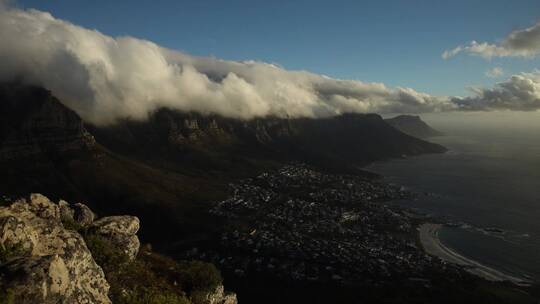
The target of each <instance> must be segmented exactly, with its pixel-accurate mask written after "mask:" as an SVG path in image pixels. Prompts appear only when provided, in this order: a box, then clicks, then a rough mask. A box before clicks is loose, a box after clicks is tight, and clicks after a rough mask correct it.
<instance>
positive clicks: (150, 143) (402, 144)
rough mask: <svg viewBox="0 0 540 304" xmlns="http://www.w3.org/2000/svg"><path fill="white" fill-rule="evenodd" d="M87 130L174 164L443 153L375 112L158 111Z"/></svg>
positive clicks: (342, 160) (119, 147)
mask: <svg viewBox="0 0 540 304" xmlns="http://www.w3.org/2000/svg"><path fill="white" fill-rule="evenodd" d="M88 128H89V129H90V130H91V132H92V134H94V136H96V139H97V141H98V142H100V143H102V144H103V145H105V146H107V147H108V148H110V149H112V150H113V151H115V152H118V153H122V154H124V153H127V154H130V155H138V156H140V157H142V158H155V157H159V158H164V157H165V158H167V157H170V160H172V161H173V162H178V161H181V162H182V161H184V160H186V159H184V160H182V159H179V154H182V155H184V156H185V157H187V159H191V160H192V161H194V160H195V159H198V158H199V157H195V158H193V156H194V154H197V153H198V154H200V155H205V156H206V157H210V158H212V155H221V156H223V157H224V159H226V158H228V157H231V156H234V158H236V159H237V160H239V159H241V158H254V159H260V158H263V159H271V160H277V161H295V160H296V161H308V162H312V163H314V164H316V165H321V166H323V167H325V166H326V167H328V168H338V167H340V168H346V167H350V166H351V165H353V166H354V165H364V164H367V163H369V162H372V161H376V160H381V159H387V158H393V157H401V156H403V155H417V154H422V153H440V152H444V151H445V148H444V147H442V146H440V145H437V144H433V143H429V142H426V141H423V140H420V139H417V138H414V137H412V136H408V135H405V134H403V133H401V132H399V131H397V130H395V129H394V128H393V127H391V126H390V125H388V124H387V123H386V122H385V121H384V120H383V119H382V118H381V117H380V116H379V115H377V114H344V115H340V116H335V117H329V118H318V119H312V118H290V119H283V118H276V117H266V118H256V119H252V120H247V121H243V120H236V119H231V118H225V117H221V116H217V115H202V114H198V113H185V112H179V111H174V110H169V109H160V110H158V111H156V112H155V113H153V114H152V115H150V118H149V119H148V121H145V122H137V121H129V120H125V121H122V122H120V123H118V124H117V125H114V126H110V127H95V126H89V127H88ZM157 151H159V153H157V154H156V152H157ZM200 155H199V156H200Z"/></svg>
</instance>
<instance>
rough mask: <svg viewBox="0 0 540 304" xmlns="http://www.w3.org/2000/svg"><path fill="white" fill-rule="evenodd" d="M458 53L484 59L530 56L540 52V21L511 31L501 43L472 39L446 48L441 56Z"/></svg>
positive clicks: (445, 57)
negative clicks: (464, 43)
mask: <svg viewBox="0 0 540 304" xmlns="http://www.w3.org/2000/svg"><path fill="white" fill-rule="evenodd" d="M459 53H469V54H471V55H477V56H481V57H483V58H486V59H491V58H494V57H524V58H531V57H535V56H537V55H539V54H540V22H538V23H536V24H535V25H533V26H531V27H529V28H526V29H521V30H516V31H513V32H511V33H510V34H509V35H508V36H506V37H505V38H504V40H503V41H502V42H501V43H498V44H496V43H487V42H476V41H472V42H471V43H469V44H468V45H460V46H458V47H456V48H454V49H451V50H446V51H444V53H443V54H442V58H444V59H448V58H450V57H453V56H455V55H457V54H459Z"/></svg>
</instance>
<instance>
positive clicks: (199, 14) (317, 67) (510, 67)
mask: <svg viewBox="0 0 540 304" xmlns="http://www.w3.org/2000/svg"><path fill="white" fill-rule="evenodd" d="M16 5H17V6H20V7H23V8H36V9H39V10H44V11H48V12H50V13H51V14H53V15H54V16H55V17H57V18H61V19H65V20H68V21H71V22H73V23H75V24H78V25H81V26H84V27H87V28H92V29H97V30H99V31H101V32H103V33H105V34H108V35H112V36H123V35H129V36H134V37H138V38H144V39H148V40H151V41H153V42H156V43H158V44H160V45H163V46H166V47H169V48H173V49H178V50H182V51H185V52H188V53H191V54H194V55H201V56H215V57H218V58H223V59H232V60H260V61H265V62H272V63H277V64H280V65H282V66H284V67H285V68H287V69H295V70H308V71H312V72H315V73H320V74H325V75H329V76H331V77H335V78H343V79H357V80H362V81H375V82H384V83H385V84H387V85H390V86H405V87H411V88H414V89H416V90H418V91H423V92H428V93H431V94H436V95H467V94H468V93H467V91H466V89H465V88H466V87H467V86H470V85H479V86H491V85H492V84H493V83H494V82H497V81H502V80H503V79H505V78H506V77H507V76H508V75H509V74H513V73H519V72H522V71H524V72H529V71H532V70H533V69H535V68H540V64H539V62H540V61H539V59H538V58H536V59H522V58H511V59H508V58H494V59H492V60H485V59H483V58H479V57H474V56H469V55H468V54H459V55H458V56H456V57H453V58H450V59H448V60H443V59H442V58H441V54H442V52H443V51H444V50H447V49H452V48H454V47H456V46H458V45H462V44H466V43H468V42H470V41H471V40H477V41H482V42H483V41H486V42H490V43H496V42H498V41H500V40H501V39H503V38H504V37H505V36H506V35H507V34H508V33H509V32H511V31H512V30H516V29H522V28H526V27H529V26H532V25H533V24H535V23H536V22H537V21H538V20H540V1H538V0H534V1H532V0H522V1H515V0H514V1H511V0H490V1H479V0H476V1H474V0H469V1H463V0H459V1H433V0H431V1H427V0H426V1H416V0H414V1H391V0H386V1H319V0H310V1H254V0H252V1H236V0H230V1H173V0H161V1H159V0H155V1H110V0H109V1H101V0H94V1H82V0H56V1H42V0H39V1H38V0H18V1H16ZM493 67H502V68H503V70H504V71H505V74H506V75H505V76H503V77H501V78H488V77H486V76H485V75H484V73H485V72H486V70H488V69H490V68H493Z"/></svg>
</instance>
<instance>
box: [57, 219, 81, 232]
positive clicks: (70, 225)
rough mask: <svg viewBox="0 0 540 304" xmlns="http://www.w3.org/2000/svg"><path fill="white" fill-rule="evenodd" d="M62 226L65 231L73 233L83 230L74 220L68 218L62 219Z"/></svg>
mask: <svg viewBox="0 0 540 304" xmlns="http://www.w3.org/2000/svg"><path fill="white" fill-rule="evenodd" d="M62 225H63V226H64V228H65V229H68V230H73V231H81V230H82V229H83V226H81V224H79V223H77V222H76V221H75V220H73V219H72V218H69V217H62Z"/></svg>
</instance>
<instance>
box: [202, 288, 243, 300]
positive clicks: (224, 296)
mask: <svg viewBox="0 0 540 304" xmlns="http://www.w3.org/2000/svg"><path fill="white" fill-rule="evenodd" d="M237 303H238V300H237V298H236V294H235V293H231V292H225V289H224V287H223V285H218V286H217V287H216V289H215V290H214V291H212V292H209V293H207V294H206V296H205V297H204V299H202V301H201V304H237Z"/></svg>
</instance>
